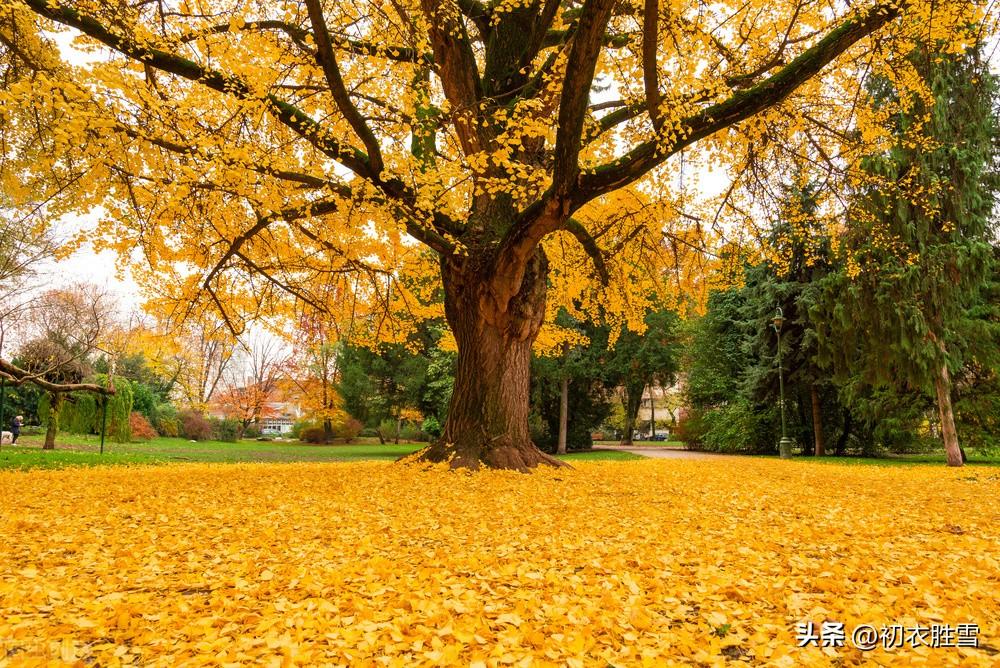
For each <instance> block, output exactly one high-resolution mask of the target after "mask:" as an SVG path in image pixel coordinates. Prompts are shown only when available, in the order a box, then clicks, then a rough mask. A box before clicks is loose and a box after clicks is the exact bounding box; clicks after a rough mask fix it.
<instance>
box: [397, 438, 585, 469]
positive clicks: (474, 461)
mask: <svg viewBox="0 0 1000 668" xmlns="http://www.w3.org/2000/svg"><path fill="white" fill-rule="evenodd" d="M406 461H408V462H429V463H432V464H440V463H442V462H447V463H448V465H449V466H450V467H451V468H452V469H468V470H472V471H477V470H479V469H480V468H487V469H501V470H508V471H519V472H521V473H529V472H530V471H531V470H532V469H535V468H537V467H539V466H542V465H545V466H553V467H564V466H569V465H568V464H567V463H566V462H563V461H560V460H558V459H556V458H555V457H552V456H551V455H547V454H545V453H544V452H542V451H541V450H539V449H538V448H537V447H536V446H535V444H534V443H531V442H529V443H527V444H526V445H520V446H517V445H493V446H492V447H489V446H487V445H485V444H484V445H480V446H478V447H476V446H472V447H470V446H464V447H459V446H456V445H455V444H452V443H445V442H444V441H438V442H437V443H434V444H432V445H430V446H429V447H427V448H424V449H423V450H421V451H420V452H417V453H414V454H413V455H410V456H408V457H406Z"/></svg>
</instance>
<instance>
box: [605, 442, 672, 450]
mask: <svg viewBox="0 0 1000 668" xmlns="http://www.w3.org/2000/svg"><path fill="white" fill-rule="evenodd" d="M594 445H595V446H598V447H600V446H605V445H612V446H617V445H621V443H620V442H619V441H594ZM628 447H630V448H683V447H684V442H683V441H635V442H633V443H632V445H630V446H628Z"/></svg>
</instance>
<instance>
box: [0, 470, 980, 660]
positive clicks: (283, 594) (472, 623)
mask: <svg viewBox="0 0 1000 668" xmlns="http://www.w3.org/2000/svg"><path fill="white" fill-rule="evenodd" d="M998 495H1000V479H998V478H997V475H996V474H995V473H994V472H993V471H992V470H987V469H979V470H971V471H951V470H948V471H942V470H940V469H938V468H932V469H931V468H929V469H923V468H919V467H916V468H910V467H907V468H888V467H887V468H882V467H868V466H857V467H850V468H846V467H844V468H842V467H834V466H823V465H815V464H808V463H803V462H783V461H773V460H768V461H763V460H751V459H739V460H737V459H719V460H717V461H716V460H713V461H711V462H706V461H669V462H667V461H653V462H650V461H644V462H626V463H605V464H582V465H579V466H578V468H576V469H574V470H561V469H560V470H543V471H539V472H538V473H537V474H535V475H532V476H523V475H518V474H513V473H509V472H496V471H494V472H484V473H477V474H456V473H449V472H445V471H441V470H439V469H416V468H413V467H404V466H391V465H387V464H343V465H341V464H334V465H316V464H301V465H300V464H293V465H256V464H255V465H226V466H217V465H216V466H210V465H179V466H171V467H150V468H141V469H135V468H94V469H82V470H62V471H34V472H28V473H23V472H0V507H2V508H5V509H8V510H11V511H12V512H4V513H3V514H2V515H0V535H2V536H4V537H5V539H4V540H3V541H0V663H4V657H6V659H7V661H8V662H11V663H13V664H14V665H18V664H27V665H33V664H35V663H39V662H40V661H42V660H45V659H53V660H55V661H56V662H64V663H79V664H80V665H84V663H86V664H90V663H92V662H96V663H97V664H99V665H102V666H115V665H124V664H133V665H134V664H142V665H178V664H182V663H183V664H189V665H198V664H212V665H219V664H226V663H244V664H255V665H279V664H280V665H322V664H332V665H352V666H364V665H373V666H374V665H388V666H413V665H439V666H447V665H459V664H461V665H480V666H485V665H488V666H498V665H522V663H523V664H524V665H527V662H528V661H533V662H532V663H531V665H542V666H544V665H560V666H561V665H571V666H573V665H575V666H602V667H603V666H607V665H616V666H623V665H651V666H660V665H665V664H669V663H672V662H676V663H684V664H690V663H692V662H697V663H699V664H701V665H720V666H721V665H732V663H731V660H730V658H728V657H735V656H740V657H744V658H748V659H751V660H752V662H757V663H767V664H769V665H777V666H789V667H791V666H803V665H829V664H830V663H831V662H832V661H834V660H835V657H839V659H840V661H841V662H842V663H841V665H860V664H861V663H862V662H868V661H874V662H877V663H878V664H879V665H888V664H906V665H909V664H913V663H917V662H924V663H926V664H927V665H983V666H985V665H991V664H990V662H991V661H995V659H996V657H995V656H991V655H990V653H989V652H990V651H989V650H987V649H986V647H985V646H987V645H988V646H991V647H997V646H1000V603H998V601H997V597H996V593H997V587H998V584H1000V583H998V581H997V576H998V575H997V574H998V573H1000V554H998V552H997V545H998V544H1000V517H998V515H997V510H996V507H995V505H994V504H991V503H989V500H990V499H995V498H997V496H998ZM53 499H58V500H59V502H58V503H54V502H53V501H52V500H53ZM956 518H959V519H956ZM956 521H958V522H961V525H960V526H956V525H955V524H954V523H955V522H956ZM826 620H831V621H840V622H843V623H844V624H845V626H846V628H847V629H848V630H850V629H851V628H853V627H854V626H855V625H857V624H860V623H871V624H874V625H875V626H876V627H878V626H880V625H883V624H885V625H890V624H903V625H907V626H913V625H916V624H921V625H925V626H929V625H931V624H936V623H937V624H950V625H952V626H955V625H957V624H960V623H975V624H978V625H979V626H980V634H979V640H980V643H981V644H982V645H983V646H984V647H983V648H981V649H978V650H976V649H964V648H963V649H958V648H938V649H932V648H929V647H917V648H908V647H904V648H901V649H896V650H892V651H886V650H883V649H878V650H876V651H873V652H868V653H865V654H864V655H862V654H861V653H860V652H858V651H856V650H852V649H849V648H844V649H839V650H832V649H827V650H823V649H821V648H804V649H798V648H796V642H795V636H794V633H795V631H794V629H795V624H796V623H797V622H802V621H813V622H815V623H816V624H817V626H818V625H820V624H821V623H822V622H823V621H826ZM848 637H849V636H848Z"/></svg>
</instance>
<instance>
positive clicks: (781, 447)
mask: <svg viewBox="0 0 1000 668" xmlns="http://www.w3.org/2000/svg"><path fill="white" fill-rule="evenodd" d="M772 323H773V325H772V327H774V331H775V333H776V334H777V335H778V391H779V392H780V394H781V440H780V441H778V454H779V456H780V457H781V458H782V459H791V457H792V446H793V445H795V441H793V440H792V439H790V438H788V428H787V425H786V422H785V372H784V369H783V368H782V364H781V326H782V325H784V324H785V315H784V313H782V311H781V307H780V306H779V307H778V310H777V311H776V312H775V314H774V319H773V320H772Z"/></svg>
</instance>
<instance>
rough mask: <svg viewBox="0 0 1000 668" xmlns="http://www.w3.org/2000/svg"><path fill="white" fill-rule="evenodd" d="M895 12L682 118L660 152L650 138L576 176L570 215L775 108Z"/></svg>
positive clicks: (886, 10) (870, 17) (891, 7)
mask: <svg viewBox="0 0 1000 668" xmlns="http://www.w3.org/2000/svg"><path fill="white" fill-rule="evenodd" d="M901 11H902V7H900V6H897V4H896V3H890V4H887V5H880V6H878V7H876V8H874V9H872V10H871V11H869V12H867V13H865V14H863V15H860V16H856V17H855V18H853V19H850V20H848V21H845V22H844V23H843V25H841V26H840V27H838V28H835V29H834V30H832V31H830V33H829V34H828V35H827V36H826V37H824V38H823V39H821V40H820V41H819V42H818V43H817V44H816V45H814V46H813V47H811V48H809V49H808V50H806V51H805V52H803V53H802V54H801V55H799V56H798V57H797V58H795V59H794V60H792V61H791V62H790V63H788V64H787V65H785V66H784V67H782V68H781V70H779V71H778V72H777V73H775V74H774V75H772V76H770V77H768V78H767V79H765V80H764V81H762V82H761V83H759V84H757V85H756V86H754V87H752V88H748V89H746V90H743V91H740V92H737V93H734V94H733V96H732V97H730V98H729V99H728V100H725V101H724V102H720V103H718V104H715V105H712V106H710V107H708V108H707V109H704V110H702V111H701V112H699V113H697V114H694V115H692V116H689V117H688V118H686V119H684V121H682V126H683V127H684V128H686V132H684V133H682V134H681V135H679V136H678V138H677V139H676V140H675V141H674V142H673V144H671V145H670V146H668V147H666V149H665V150H658V144H657V141H656V139H653V140H650V141H647V142H644V143H643V144H640V145H639V146H637V147H636V148H634V149H633V150H632V151H630V152H629V153H627V154H626V155H624V156H623V157H621V158H620V159H618V160H616V161H615V162H612V163H610V164H607V165H603V166H601V167H598V168H597V169H596V170H594V173H592V174H585V175H583V176H581V177H580V179H579V183H578V187H577V188H576V189H575V191H574V193H573V199H572V203H571V206H570V211H571V212H572V211H575V210H577V209H579V208H580V207H581V206H583V205H584V204H586V203H587V202H589V201H591V200H592V199H594V198H596V197H600V196H601V195H603V194H606V193H609V192H612V191H614V190H617V189H619V188H623V187H625V186H627V185H628V184H630V183H633V182H634V181H636V180H637V179H639V178H641V177H642V176H643V175H645V174H646V173H647V172H649V171H650V170H651V169H653V168H654V167H656V166H658V165H660V164H662V163H663V162H664V161H665V160H666V159H667V158H668V157H670V156H671V155H673V154H674V153H676V152H677V151H679V150H681V149H683V148H685V147H687V146H690V145H691V144H693V143H695V142H696V141H698V140H699V139H703V138H705V137H708V136H709V135H712V134H714V133H715V132H718V131H719V130H722V129H724V128H727V127H729V126H731V125H734V124H736V123H739V122H741V121H743V120H746V119H747V118H750V117H751V116H754V115H755V114H758V113H760V112H761V111H763V110H765V109H767V108H769V107H772V106H774V105H776V104H778V103H779V102H781V101H782V100H784V99H785V98H787V97H788V96H789V95H791V94H792V93H793V92H794V91H795V90H796V89H797V88H798V87H799V86H801V85H802V84H803V83H805V82H806V81H808V80H809V79H811V78H812V77H814V76H815V75H816V74H818V73H819V71H820V70H822V69H823V68H824V67H825V66H826V65H827V64H829V63H830V62H831V61H833V60H834V59H835V58H837V56H839V55H840V54H842V53H843V52H844V51H846V50H847V49H849V48H850V47H851V46H853V45H854V44H856V43H857V42H858V41H859V40H861V39H863V38H864V37H867V36H868V35H870V34H871V33H873V32H875V31H876V30H878V29H879V28H881V27H882V26H884V25H886V24H887V23H889V22H891V21H892V20H894V19H895V18H896V17H897V16H899V14H900V12H901Z"/></svg>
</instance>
